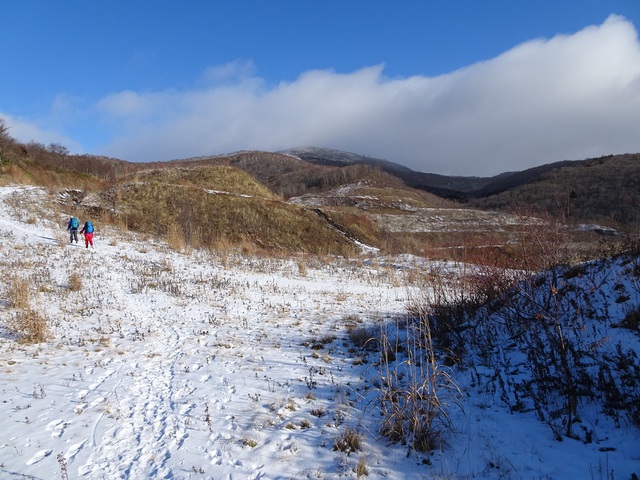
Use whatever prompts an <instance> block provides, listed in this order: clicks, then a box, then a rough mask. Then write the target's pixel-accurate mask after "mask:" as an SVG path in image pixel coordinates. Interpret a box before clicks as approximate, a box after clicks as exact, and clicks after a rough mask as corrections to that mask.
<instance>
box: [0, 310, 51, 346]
mask: <svg viewBox="0 0 640 480" xmlns="http://www.w3.org/2000/svg"><path fill="white" fill-rule="evenodd" d="M8 326H9V331H10V332H11V333H12V334H13V335H15V336H16V338H17V339H18V341H19V342H20V343H27V344H32V343H42V342H44V341H46V340H47V338H48V336H49V327H48V324H47V320H46V318H45V317H44V316H43V315H42V314H41V313H39V312H38V311H37V310H33V309H31V308H26V309H24V310H20V311H18V312H17V313H16V315H15V316H14V317H13V318H12V319H11V320H10V321H9V325H8Z"/></svg>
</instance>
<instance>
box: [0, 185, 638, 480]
mask: <svg viewBox="0 0 640 480" xmlns="http://www.w3.org/2000/svg"><path fill="white" fill-rule="evenodd" d="M50 200H51V199H50V198H48V197H47V196H46V195H45V194H44V193H43V192H42V191H41V190H39V189H33V188H23V187H3V188H0V238H1V240H2V242H1V244H0V265H1V268H2V270H1V274H2V278H3V285H2V287H3V288H2V291H1V293H2V297H0V299H1V303H0V314H1V316H2V317H1V322H0V432H1V433H0V479H16V480H17V479H42V480H51V479H63V480H66V479H70V480H72V479H80V478H82V479H156V478H157V479H303V478H316V479H332V478H357V477H358V474H357V473H356V472H357V471H359V472H360V473H361V474H362V472H363V470H362V469H360V470H358V465H360V466H361V467H362V466H363V465H364V466H366V469H365V470H366V473H367V476H366V477H364V476H363V477H362V478H377V479H398V480H399V479H428V478H438V479H454V478H456V479H457V478H504V479H565V478H575V479H602V480H604V479H608V480H612V479H630V478H632V474H634V473H635V474H640V434H639V432H638V429H637V428H635V427H632V426H630V425H628V424H626V423H623V425H622V426H620V427H619V428H613V427H611V428H608V427H607V428H605V426H601V428H600V427H598V428H595V430H596V431H597V432H598V433H597V435H598V438H597V440H598V441H594V442H592V443H589V444H586V443H583V442H580V441H574V440H569V439H565V440H564V441H563V442H557V441H555V440H554V439H553V437H552V435H551V432H550V431H549V429H548V428H546V427H545V426H544V425H543V424H541V423H540V422H539V421H538V420H537V419H536V418H535V415H534V414H533V413H531V414H510V413H509V412H508V410H507V409H506V408H505V407H504V406H502V405H500V404H499V402H497V401H496V400H495V399H494V398H492V397H491V396H490V395H489V394H488V393H486V394H480V393H477V392H475V391H473V390H471V389H470V388H469V387H467V386H466V384H465V382H466V380H465V377H464V376H461V377H460V378H459V379H458V381H459V384H460V388H461V389H462V392H463V394H464V396H463V399H462V407H463V408H462V409H461V410H460V409H454V410H452V412H451V418H452V419H453V421H454V430H453V431H452V432H451V434H450V435H449V436H447V439H446V440H447V441H446V443H445V445H443V446H442V448H441V449H440V450H439V451H436V452H433V453H431V454H418V453H410V454H407V448H406V446H403V445H396V444H390V443H389V442H387V441H385V440H384V439H381V438H380V437H379V434H378V426H379V423H378V422H379V415H378V414H377V411H376V404H375V401H374V400H373V399H374V398H375V394H376V388H375V385H376V382H375V380H374V379H375V376H376V374H377V373H378V371H377V369H376V367H375V365H374V362H375V360H376V358H375V356H374V355H371V354H366V353H364V352H359V351H354V348H353V345H352V344H350V342H349V340H348V334H347V328H346V327H347V325H349V324H351V325H353V324H357V325H363V326H367V325H368V326H371V327H372V328H376V325H378V324H379V323H380V322H381V321H385V320H387V319H392V318H395V317H398V316H401V315H403V314H404V313H405V311H406V307H407V299H408V297H409V296H410V295H412V291H411V287H408V286H407V283H408V282H407V279H406V278H405V277H406V273H403V270H402V269H397V268H389V267H385V266H384V262H382V261H379V260H377V259H368V260H367V261H365V259H362V260H353V261H349V262H347V261H344V260H342V261H341V260H332V261H318V260H315V259H308V258H307V259H290V260H288V259H269V258H253V257H249V256H240V257H239V256H234V255H221V254H213V253H204V252H196V251H192V252H185V253H177V252H174V251H172V250H170V249H168V248H167V246H166V245H165V244H163V243H161V242H159V241H157V240H153V239H149V238H145V237H143V236H140V235H135V234H128V233H123V232H119V231H117V230H115V229H113V228H106V227H104V226H102V225H100V224H99V223H97V224H96V236H95V248H94V249H91V248H89V249H85V248H84V245H75V244H73V245H67V244H66V240H65V239H66V232H65V231H64V230H65V226H66V220H67V218H68V217H67V216H66V213H67V212H59V213H58V216H55V215H54V214H52V213H47V210H46V208H47V207H46V204H47V202H48V201H50ZM81 220H82V219H81ZM74 272H80V273H81V274H82V282H81V286H80V288H76V289H72V288H70V283H69V279H70V277H71V276H72V274H73V273H74ZM12 275H17V276H21V277H24V278H28V279H29V282H30V285H31V290H32V295H31V305H32V308H33V309H35V310H36V311H37V312H39V313H40V315H41V316H42V317H44V318H45V319H46V321H47V323H48V327H49V338H48V340H47V341H46V342H45V343H39V344H32V345H26V344H21V343H18V342H17V341H16V340H15V338H13V337H12V336H11V335H9V334H8V333H7V329H6V326H7V324H8V322H9V321H10V320H11V319H12V318H14V316H15V315H16V309H14V308H12V307H11V306H10V305H9V302H8V300H7V296H6V292H7V289H8V282H9V278H10V277H11V276H12ZM346 428H355V429H357V430H359V431H360V432H361V436H362V446H361V451H358V452H354V453H351V454H347V453H344V452H340V451H337V450H335V449H334V448H333V445H334V441H335V440H336V438H338V437H339V436H340V435H341V433H343V432H344V431H345V429H346ZM635 478H637V477H635Z"/></svg>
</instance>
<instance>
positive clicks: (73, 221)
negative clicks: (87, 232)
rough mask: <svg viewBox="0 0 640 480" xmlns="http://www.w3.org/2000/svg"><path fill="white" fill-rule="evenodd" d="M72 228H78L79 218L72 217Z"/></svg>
mask: <svg viewBox="0 0 640 480" xmlns="http://www.w3.org/2000/svg"><path fill="white" fill-rule="evenodd" d="M71 228H78V219H77V218H76V217H73V218H72V219H71Z"/></svg>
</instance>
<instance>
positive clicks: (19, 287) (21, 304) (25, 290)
mask: <svg viewBox="0 0 640 480" xmlns="http://www.w3.org/2000/svg"><path fill="white" fill-rule="evenodd" d="M7 298H8V300H9V305H10V306H12V307H14V308H17V309H27V308H29V306H30V301H31V288H30V285H29V280H28V279H26V278H23V277H20V276H18V275H12V276H11V277H10V278H9V284H8V292H7Z"/></svg>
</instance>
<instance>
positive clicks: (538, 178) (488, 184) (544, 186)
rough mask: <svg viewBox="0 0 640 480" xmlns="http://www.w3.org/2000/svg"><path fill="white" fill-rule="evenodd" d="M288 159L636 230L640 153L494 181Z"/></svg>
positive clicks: (492, 205) (340, 160) (332, 156)
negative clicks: (364, 170) (367, 171)
mask: <svg viewBox="0 0 640 480" xmlns="http://www.w3.org/2000/svg"><path fill="white" fill-rule="evenodd" d="M283 153H287V154H288V155H292V156H294V157H297V158H300V159H303V160H306V161H309V162H313V163H316V164H321V165H357V164H366V165H376V166H378V167H379V168H381V169H382V170H384V171H385V172H388V173H390V174H392V175H395V176H397V177H398V178H401V179H402V180H403V181H404V182H405V183H406V185H407V186H410V187H414V188H418V189H421V190H425V191H427V192H431V193H433V194H435V195H438V196H440V197H442V198H448V199H452V200H457V201H459V202H463V203H464V204H466V205H468V206H471V207H474V208H480V209H484V210H486V209H497V210H513V209H514V208H516V207H518V206H520V207H522V206H525V205H526V206H528V207H531V208H533V210H534V211H538V212H545V213H549V214H551V215H554V216H557V217H559V218H562V219H563V220H567V221H571V222H573V223H577V222H583V223H596V222H598V223H603V224H605V225H608V226H613V227H616V228H620V229H622V230H626V231H628V232H637V229H638V224H639V218H638V215H639V214H638V212H639V211H640V187H638V186H639V185H640V154H625V155H609V156H605V157H602V158H595V159H586V160H574V161H568V160H565V161H559V162H555V163H550V164H546V165H540V166H537V167H534V168H530V169H527V170H523V171H520V172H505V173H502V174H500V175H496V176H494V177H487V178H481V177H448V176H443V175H435V174H428V173H421V172H415V171H413V170H411V169H408V168H406V167H404V166H402V165H398V164H395V163H393V162H389V161H386V160H380V159H374V158H369V157H365V156H361V155H357V154H352V153H345V152H340V151H337V150H332V149H326V148H315V147H308V148H300V149H291V150H287V151H286V152H283Z"/></svg>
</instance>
